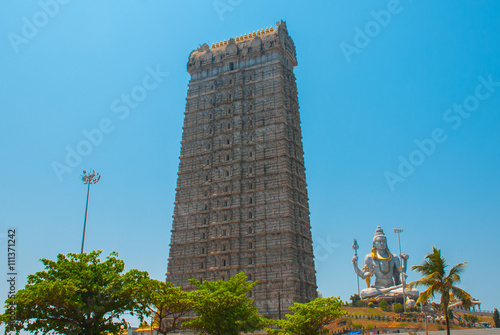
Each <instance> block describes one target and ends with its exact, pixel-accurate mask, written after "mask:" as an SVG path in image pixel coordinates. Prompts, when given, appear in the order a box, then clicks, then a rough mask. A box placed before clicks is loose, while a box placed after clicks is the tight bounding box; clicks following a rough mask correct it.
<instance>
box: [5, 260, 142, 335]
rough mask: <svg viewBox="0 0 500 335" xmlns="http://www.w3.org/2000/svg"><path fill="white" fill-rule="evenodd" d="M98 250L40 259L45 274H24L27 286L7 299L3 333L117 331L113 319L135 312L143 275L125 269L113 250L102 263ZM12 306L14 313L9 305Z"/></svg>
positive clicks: (94, 334)
mask: <svg viewBox="0 0 500 335" xmlns="http://www.w3.org/2000/svg"><path fill="white" fill-rule="evenodd" d="M100 254H101V251H93V252H91V253H88V254H86V253H83V254H73V253H70V254H68V255H67V256H65V255H62V254H59V255H58V256H57V261H52V260H48V259H41V262H42V263H43V265H44V266H45V271H40V272H37V273H35V274H32V275H29V276H28V283H27V285H26V286H25V287H24V288H23V289H21V290H19V291H18V292H17V293H16V295H15V297H13V298H9V299H7V301H6V311H5V313H4V314H3V315H1V316H0V317H1V320H2V322H4V323H6V324H7V325H6V332H9V331H16V332H18V331H21V330H26V331H29V332H33V333H39V332H41V333H43V334H46V333H49V332H57V333H60V334H84V335H99V334H102V333H103V332H104V331H109V332H118V331H119V329H120V324H122V323H120V322H117V321H116V320H117V319H118V318H119V317H120V316H121V315H122V314H125V313H133V312H134V311H135V310H136V307H137V306H136V304H135V302H134V298H133V295H134V292H135V290H136V283H137V282H138V281H140V280H141V279H143V278H145V277H147V273H146V272H141V271H138V270H131V271H129V272H127V273H125V274H124V273H123V271H124V266H125V264H124V262H123V261H122V260H119V259H117V258H116V256H118V254H117V253H115V252H113V253H111V254H110V256H108V257H106V260H105V261H103V262H101V260H100V259H99V255H100ZM11 304H14V305H15V307H14V310H12V311H10V310H8V307H9V306H10V305H11Z"/></svg>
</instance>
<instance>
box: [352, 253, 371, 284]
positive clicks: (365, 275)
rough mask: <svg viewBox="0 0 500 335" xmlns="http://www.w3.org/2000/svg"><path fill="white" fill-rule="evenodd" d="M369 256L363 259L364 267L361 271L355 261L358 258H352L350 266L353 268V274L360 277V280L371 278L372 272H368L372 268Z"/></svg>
mask: <svg viewBox="0 0 500 335" xmlns="http://www.w3.org/2000/svg"><path fill="white" fill-rule="evenodd" d="M368 258H369V256H367V257H366V258H365V266H364V267H363V269H360V268H359V267H358V265H357V261H358V256H354V257H353V258H352V266H353V267H354V272H356V274H357V275H358V276H360V277H361V278H362V279H366V278H368V277H371V276H372V274H373V273H372V272H371V271H370V269H371V267H372V264H371V261H370V260H371V258H369V259H368Z"/></svg>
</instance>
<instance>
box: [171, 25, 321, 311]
mask: <svg viewBox="0 0 500 335" xmlns="http://www.w3.org/2000/svg"><path fill="white" fill-rule="evenodd" d="M295 66H297V59H296V54H295V45H294V43H293V41H292V39H291V38H290V36H289V35H288V31H287V27H286V23H285V22H283V21H282V22H279V23H277V28H276V29H273V28H272V27H271V28H270V29H269V28H267V29H262V30H261V31H258V32H253V33H250V34H245V35H244V36H243V35H242V36H239V37H236V38H231V39H229V40H225V41H223V42H219V43H215V44H212V46H211V47H209V46H208V45H207V44H203V45H201V46H200V47H199V48H198V49H197V50H195V51H193V52H191V54H190V56H189V61H188V64H187V70H188V72H189V74H190V75H191V80H190V82H189V89H188V95H187V99H186V100H187V102H186V111H185V118H184V127H183V130H184V132H183V135H182V142H181V143H182V147H181V154H180V164H179V172H178V179H177V188H176V191H177V193H176V198H175V209H174V215H173V218H174V220H173V225H172V237H171V243H170V255H169V258H168V272H167V280H168V281H170V282H172V283H173V284H175V285H178V286H182V287H184V288H187V289H191V288H193V287H192V286H191V285H190V284H189V282H188V279H190V278H195V279H198V280H202V281H203V280H219V279H224V280H227V279H228V278H229V277H231V276H233V275H235V274H237V273H238V272H241V271H244V272H246V274H247V276H248V279H249V280H252V281H255V280H256V281H258V284H257V285H256V286H255V288H254V289H253V291H252V292H251V293H250V296H251V297H252V298H253V299H254V300H255V305H256V306H257V307H258V309H259V311H260V312H261V313H263V314H264V315H266V316H268V317H274V318H276V317H278V315H279V314H280V311H279V306H281V313H282V316H284V313H285V312H288V307H289V306H290V305H292V304H293V303H294V302H307V301H310V300H312V299H314V298H315V297H316V287H317V286H316V272H315V269H314V259H313V249H312V239H311V225H310V221H309V205H308V197H307V189H306V178H305V168H304V152H303V149H302V136H301V130H300V115H299V104H298V99H297V86H296V83H295V76H294V74H293V68H294V67H295Z"/></svg>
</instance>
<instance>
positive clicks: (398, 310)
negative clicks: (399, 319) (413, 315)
mask: <svg viewBox="0 0 500 335" xmlns="http://www.w3.org/2000/svg"><path fill="white" fill-rule="evenodd" d="M392 308H393V310H394V313H403V311H404V307H403V305H402V304H400V303H399V302H397V303H395V304H394V305H392Z"/></svg>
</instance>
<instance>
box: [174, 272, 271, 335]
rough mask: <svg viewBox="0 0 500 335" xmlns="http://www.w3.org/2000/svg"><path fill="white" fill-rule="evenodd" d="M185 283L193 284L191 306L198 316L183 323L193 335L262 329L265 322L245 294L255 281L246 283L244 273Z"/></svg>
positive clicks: (223, 334) (246, 331)
mask: <svg viewBox="0 0 500 335" xmlns="http://www.w3.org/2000/svg"><path fill="white" fill-rule="evenodd" d="M189 282H190V283H191V284H193V285H195V286H196V287H197V290H195V291H193V292H191V299H192V307H193V310H194V312H195V313H196V314H198V316H197V317H196V318H194V319H192V320H189V321H187V322H184V323H183V327H186V328H191V329H193V330H194V331H195V332H196V333H197V334H208V335H237V334H240V333H250V332H253V331H256V330H259V329H262V328H264V326H265V325H266V324H268V322H267V321H266V319H265V318H263V317H262V316H260V315H259V311H258V310H257V307H255V306H254V305H253V300H252V299H250V298H249V297H248V296H247V294H248V292H250V291H251V290H252V288H253V287H254V286H255V285H256V284H257V282H252V283H250V282H248V281H247V276H246V275H245V273H244V272H240V273H238V274H237V275H235V276H233V277H231V278H230V279H229V280H228V281H224V280H218V281H204V282H203V283H201V282H200V281H198V280H196V279H190V280H189Z"/></svg>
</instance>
